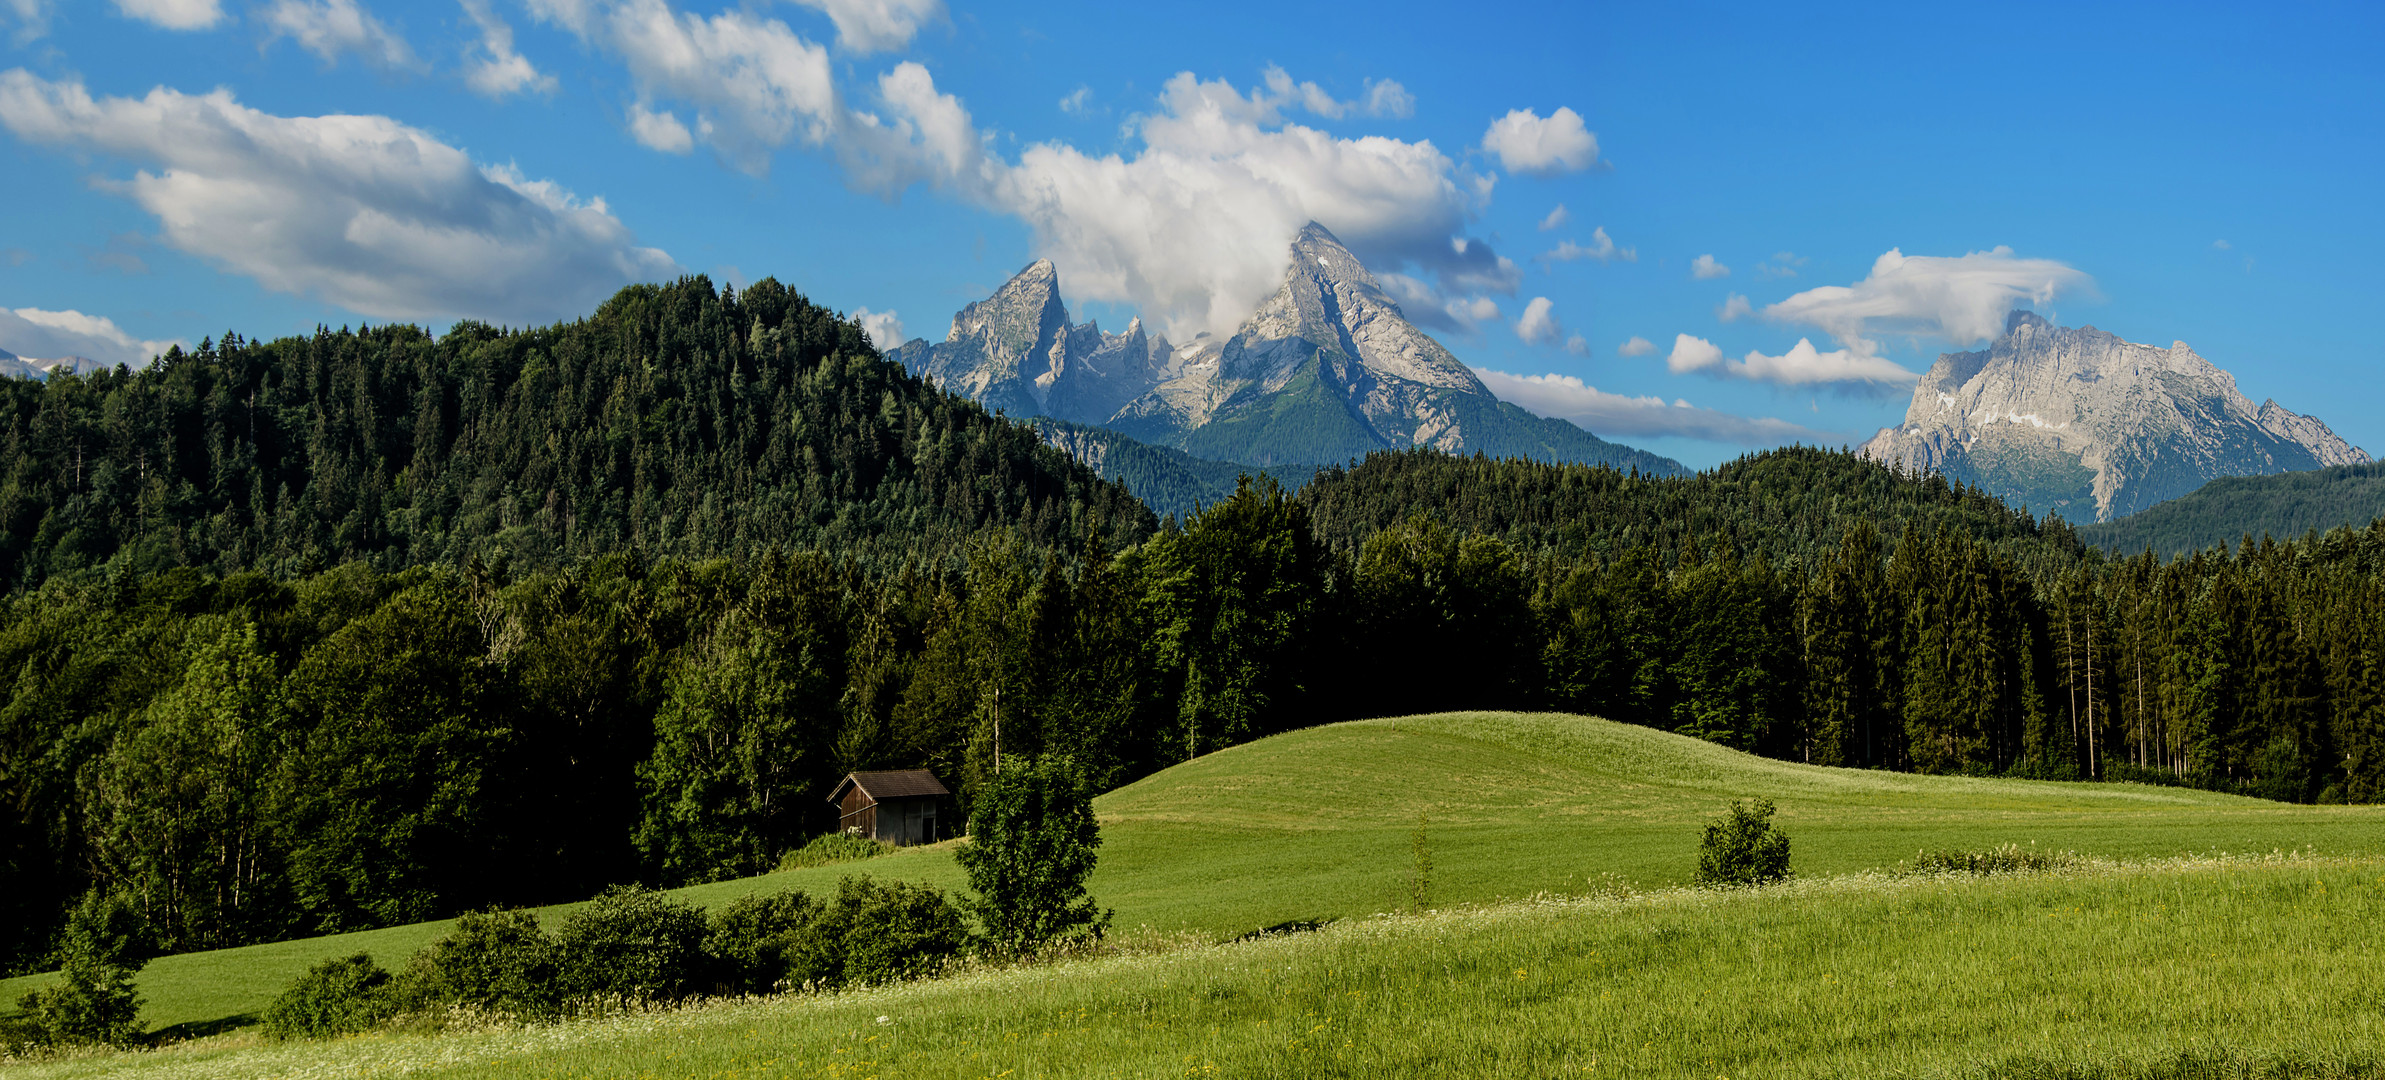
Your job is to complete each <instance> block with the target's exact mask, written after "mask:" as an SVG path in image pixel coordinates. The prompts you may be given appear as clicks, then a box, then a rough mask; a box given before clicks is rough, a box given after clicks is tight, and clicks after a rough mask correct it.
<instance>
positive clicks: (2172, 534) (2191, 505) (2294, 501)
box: [2078, 462, 2385, 557]
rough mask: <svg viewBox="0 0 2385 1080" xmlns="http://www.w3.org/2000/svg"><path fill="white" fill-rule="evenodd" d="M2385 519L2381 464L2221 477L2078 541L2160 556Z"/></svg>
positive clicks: (2090, 528) (2083, 532) (2086, 529)
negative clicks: (2248, 539) (2250, 538)
mask: <svg viewBox="0 0 2385 1080" xmlns="http://www.w3.org/2000/svg"><path fill="white" fill-rule="evenodd" d="M2379 517H2385V463H2374V462H2372V463H2370V464H2367V465H2338V466H2336V467H2334V468H2331V469H2311V470H2308V471H2305V472H2290V473H2276V474H2273V475H2270V476H2224V477H2221V478H2219V479H2217V480H2213V481H2211V482H2210V483H2208V484H2204V485H2203V486H2202V487H2199V488H2196V489H2195V490H2193V491H2191V492H2188V493H2186V494H2184V495H2181V496H2179V497H2177V498H2175V499H2171V500H2170V501H2168V502H2165V503H2162V504H2160V505H2158V506H2154V507H2151V508H2148V509H2145V510H2141V511H2138V512H2137V513H2134V514H2130V515H2128V516H2127V517H2122V518H2114V519H2112V520H2110V521H2105V522H2099V523H2096V524H2091V525H2081V526H2079V527H2078V530H2079V539H2081V540H2084V541H2086V542H2087V543H2089V544H2093V545H2095V546H2096V547H2099V548H2102V549H2104V550H2105V551H2108V552H2111V553H2112V554H2115V555H2134V554H2136V553H2138V552H2140V551H2144V550H2145V549H2147V548H2151V549H2153V551H2154V552H2155V553H2157V554H2160V555H2162V556H2165V557H2167V556H2171V555H2178V554H2183V553H2186V552H2190V551H2200V550H2203V549H2206V548H2210V547H2214V546H2216V545H2220V544H2229V545H2233V544H2235V543H2236V542H2237V541H2240V540H2242V539H2243V538H2244V537H2246V536H2251V537H2253V538H2255V539H2259V538H2260V537H2263V536H2273V537H2276V538H2278V539H2280V540H2284V539H2287V538H2290V537H2299V536H2302V535H2303V534H2305V533H2308V532H2310V531H2312V530H2314V529H2315V530H2317V531H2319V532H2326V531H2327V530H2329V529H2336V528H2344V527H2351V528H2358V527H2360V526H2363V525H2367V524H2368V523H2370V522H2372V521H2375V520H2376V519H2377V518H2379Z"/></svg>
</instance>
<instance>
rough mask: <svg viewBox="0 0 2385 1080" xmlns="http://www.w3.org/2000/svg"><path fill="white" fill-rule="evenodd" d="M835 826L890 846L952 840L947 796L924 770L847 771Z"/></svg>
mask: <svg viewBox="0 0 2385 1080" xmlns="http://www.w3.org/2000/svg"><path fill="white" fill-rule="evenodd" d="M828 801H829V802H832V803H835V804H836V812H837V819H836V824H837V828H838V829H839V830H840V831H843V832H846V833H850V834H852V835H854V836H867V837H870V838H871V839H874V840H882V841H885V842H886V843H889V844H933V843H935V842H936V841H938V840H942V839H945V838H947V837H951V836H957V835H959V834H960V832H961V828H960V823H959V822H957V821H953V820H951V818H952V792H951V791H950V790H947V789H946V788H945V786H944V785H943V783H942V782H940V781H938V780H937V779H936V774H934V773H932V772H929V771H927V770H926V769H897V770H894V771H891V772H857V773H848V774H846V776H845V779H844V782H843V783H840V784H838V785H837V786H836V792H835V793H834V794H831V795H830V796H828Z"/></svg>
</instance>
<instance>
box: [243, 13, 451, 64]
mask: <svg viewBox="0 0 2385 1080" xmlns="http://www.w3.org/2000/svg"><path fill="white" fill-rule="evenodd" d="M258 18H259V19H260V20H262V21H263V22H264V24H265V27H266V30H267V33H268V37H267V40H272V39H274V38H284V37H286V38H289V39H290V40H292V41H295V42H297V43H298V44H299V46H300V47H301V48H304V49H305V50H306V51H308V52H311V53H313V54H315V55H316V56H319V57H322V58H323V62H324V63H326V64H329V63H335V62H337V61H338V60H339V58H340V55H341V54H343V53H355V54H356V55H357V56H359V57H361V58H363V59H364V61H365V62H366V63H368V64H373V65H376V66H379V67H386V68H404V67H413V66H414V50H413V48H412V47H410V46H408V45H407V44H406V39H404V38H402V37H399V36H398V35H397V34H396V33H394V32H392V31H391V30H390V29H389V27H388V26H386V25H384V24H383V23H382V22H381V20H379V19H376V18H374V17H373V15H372V13H371V12H368V11H366V10H364V9H363V8H362V7H359V6H357V3H356V0H274V3H273V5H272V6H271V7H268V8H265V9H264V10H263V11H261V12H259V13H258Z"/></svg>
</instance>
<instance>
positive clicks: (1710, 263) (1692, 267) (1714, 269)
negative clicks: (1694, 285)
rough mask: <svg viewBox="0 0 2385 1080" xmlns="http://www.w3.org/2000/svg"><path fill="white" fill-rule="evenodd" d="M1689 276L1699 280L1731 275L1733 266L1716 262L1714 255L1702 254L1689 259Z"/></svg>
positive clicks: (1710, 279)
mask: <svg viewBox="0 0 2385 1080" xmlns="http://www.w3.org/2000/svg"><path fill="white" fill-rule="evenodd" d="M1689 276H1691V277H1694V278H1696V279H1698V280H1699V281H1712V280H1714V279H1715V278H1725V277H1730V276H1731V268H1730V267H1728V266H1724V265H1723V264H1721V263H1718V262H1715V261H1714V256H1712V255H1700V256H1698V257H1697V258H1695V259H1691V260H1690V261H1689Z"/></svg>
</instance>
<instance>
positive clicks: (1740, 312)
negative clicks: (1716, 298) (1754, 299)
mask: <svg viewBox="0 0 2385 1080" xmlns="http://www.w3.org/2000/svg"><path fill="white" fill-rule="evenodd" d="M1755 313H1756V309H1755V306H1754V305H1752V304H1749V303H1748V302H1747V297H1744V296H1741V295H1739V294H1738V293H1732V294H1731V295H1730V296H1728V297H1726V298H1725V299H1724V300H1723V302H1722V304H1721V305H1719V306H1717V307H1716V308H1715V309H1714V317H1715V318H1717V319H1720V320H1722V321H1723V322H1738V321H1739V320H1740V319H1743V318H1746V317H1747V316H1749V315H1753V314H1755Z"/></svg>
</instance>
